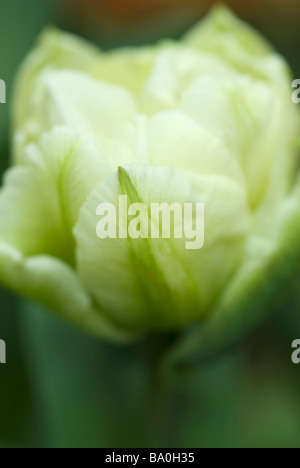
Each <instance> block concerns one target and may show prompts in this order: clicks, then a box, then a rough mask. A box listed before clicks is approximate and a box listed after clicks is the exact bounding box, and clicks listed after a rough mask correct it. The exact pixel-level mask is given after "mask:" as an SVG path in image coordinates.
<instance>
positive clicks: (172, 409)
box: [146, 335, 180, 448]
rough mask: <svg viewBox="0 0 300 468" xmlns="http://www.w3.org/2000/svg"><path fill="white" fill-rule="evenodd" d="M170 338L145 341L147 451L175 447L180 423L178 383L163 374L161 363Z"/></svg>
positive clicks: (172, 377) (161, 337)
mask: <svg viewBox="0 0 300 468" xmlns="http://www.w3.org/2000/svg"><path fill="white" fill-rule="evenodd" d="M171 340H172V337H166V336H165V335H162V336H159V335H155V336H151V337H149V339H148V342H147V356H146V357H147V365H148V395H147V425H148V429H147V434H148V437H147V446H148V448H149V447H150V448H168V447H170V448H172V447H176V439H177V437H176V435H177V434H176V433H177V428H178V425H179V424H180V421H179V419H180V418H179V413H180V412H179V411H178V408H177V404H176V400H177V392H178V387H179V386H178V380H177V376H176V375H172V376H171V375H170V374H166V372H164V370H163V367H162V363H163V359H164V356H165V354H166V352H167V351H168V349H169V346H170V341H171Z"/></svg>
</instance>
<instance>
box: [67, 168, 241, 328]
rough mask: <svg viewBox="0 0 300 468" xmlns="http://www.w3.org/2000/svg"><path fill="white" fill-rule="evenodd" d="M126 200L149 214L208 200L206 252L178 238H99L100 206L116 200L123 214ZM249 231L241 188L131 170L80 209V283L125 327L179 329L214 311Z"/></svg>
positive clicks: (103, 186)
mask: <svg viewBox="0 0 300 468" xmlns="http://www.w3.org/2000/svg"><path fill="white" fill-rule="evenodd" d="M120 194H126V195H128V203H136V202H139V203H144V204H145V205H146V206H147V207H148V208H149V209H150V204H151V203H162V202H166V203H170V204H171V203H174V202H177V203H181V204H182V203H185V202H186V203H188V202H192V203H196V202H199V203H200V202H204V203H205V204H206V207H207V210H206V213H207V216H206V219H205V235H206V243H205V247H204V248H203V249H202V250H198V251H195V250H193V251H188V250H186V249H185V241H186V239H174V236H173V237H172V234H171V239H137V240H131V239H109V238H108V239H105V240H100V239H98V238H97V237H96V225H97V222H98V221H99V218H98V217H97V216H96V209H97V206H98V205H99V204H100V203H103V202H104V203H107V202H110V203H112V204H113V205H115V206H116V208H117V211H118V206H119V195H120ZM123 216H124V212H122V213H121V217H122V219H123ZM150 217H151V216H150ZM149 221H150V219H149ZM248 228H249V218H248V211H247V206H246V200H245V193H244V191H243V189H242V188H241V187H240V186H239V185H237V184H236V183H234V182H231V181H229V180H228V179H226V178H222V177H216V176H215V177H207V178H205V177H203V178H201V177H197V176H195V175H193V174H190V173H188V172H184V171H178V170H177V171H176V170H174V169H171V168H155V167H151V166H138V165H137V166H128V167H127V168H125V169H121V170H120V171H119V174H118V175H117V174H114V175H113V176H110V177H109V178H108V179H107V180H106V181H104V182H103V183H102V184H100V185H99V186H98V187H97V188H96V189H95V190H94V191H93V192H92V193H91V195H90V196H89V198H88V201H87V202H86V204H85V205H84V207H83V209H82V211H81V215H80V219H79V222H78V224H77V226H76V228H75V237H76V243H77V246H78V249H77V259H78V269H79V274H80V278H81V281H82V283H83V284H84V285H85V287H86V289H87V290H88V291H89V293H90V294H91V295H92V297H94V299H95V300H96V302H97V303H98V304H99V305H101V309H103V310H105V311H106V313H107V314H109V316H110V317H113V318H114V321H115V322H116V323H117V324H119V325H121V326H122V327H125V328H127V327H128V328H130V329H136V330H143V329H147V328H153V329H159V328H176V327H179V326H181V325H183V324H185V323H188V322H190V321H192V320H196V319H199V317H201V316H203V314H205V313H206V312H207V309H208V307H209V305H211V304H212V302H213V301H214V300H215V299H216V297H217V295H218V293H219V291H220V290H221V289H222V287H223V286H224V285H225V283H226V281H227V280H228V279H229V277H230V275H231V273H232V271H233V270H234V269H235V268H236V267H237V265H238V264H239V260H240V256H241V252H242V246H243V240H244V235H245V233H246V232H247V229H248Z"/></svg>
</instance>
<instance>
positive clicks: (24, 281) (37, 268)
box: [0, 242, 132, 342]
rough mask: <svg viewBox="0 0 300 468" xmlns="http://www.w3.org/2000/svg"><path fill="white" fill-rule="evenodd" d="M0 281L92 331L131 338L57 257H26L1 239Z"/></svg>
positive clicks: (122, 340)
mask: <svg viewBox="0 0 300 468" xmlns="http://www.w3.org/2000/svg"><path fill="white" fill-rule="evenodd" d="M0 281H1V284H3V285H5V286H7V287H9V288H10V289H12V290H13V291H15V292H16V293H18V294H22V295H23V296H25V297H28V298H30V299H33V300H35V301H38V302H39V303H41V304H43V305H45V306H47V307H50V308H51V309H52V310H53V311H55V312H56V313H57V314H59V315H60V317H62V318H64V319H65V320H67V321H69V322H71V323H73V324H74V325H76V326H78V327H80V328H82V329H84V330H86V331H87V332H89V333H92V334H94V335H97V336H102V337H103V338H106V339H109V340H113V341H119V342H126V341H129V340H130V339H132V336H130V335H129V334H126V333H125V332H124V331H121V330H118V328H116V327H114V326H113V325H112V324H110V323H109V322H108V321H107V320H106V319H105V318H104V317H103V316H102V315H101V312H100V311H99V310H96V309H95V308H94V306H93V304H92V302H91V299H90V298H89V297H88V295H87V294H86V292H85V291H84V289H83V287H82V285H81V284H80V282H79V280H78V278H77V276H76V274H75V272H74V271H73V270H72V269H71V268H70V267H69V266H68V265H66V264H65V263H63V262H61V261H60V260H58V259H55V258H52V257H48V256H45V255H43V256H37V257H30V258H27V259H25V258H24V257H23V256H22V254H21V253H20V252H19V251H18V250H16V249H14V248H13V247H11V246H9V245H7V244H4V243H3V242H0Z"/></svg>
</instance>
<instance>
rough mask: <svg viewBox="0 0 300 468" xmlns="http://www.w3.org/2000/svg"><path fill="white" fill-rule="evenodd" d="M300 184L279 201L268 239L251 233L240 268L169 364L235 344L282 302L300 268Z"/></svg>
mask: <svg viewBox="0 0 300 468" xmlns="http://www.w3.org/2000/svg"><path fill="white" fill-rule="evenodd" d="M299 238H300V186H299V184H298V187H297V189H296V190H295V192H294V193H293V194H292V195H291V196H290V197H288V198H287V199H286V200H285V201H284V202H283V203H282V204H281V206H280V209H279V211H278V215H277V217H276V221H275V223H274V229H273V232H272V233H271V236H270V239H269V240H265V239H262V238H251V239H250V240H249V243H248V248H247V249H246V255H245V259H244V262H243V263H242V265H241V268H240V269H238V270H237V272H236V274H235V276H234V278H233V279H232V281H231V282H230V284H229V285H228V288H227V289H226V290H225V291H224V293H223V295H222V296H221V297H220V300H219V301H218V303H217V304H216V306H215V307H214V309H213V310H212V312H211V314H210V316H209V317H208V319H207V320H206V321H205V322H203V323H202V324H200V325H198V326H197V327H195V328H193V329H191V330H190V332H189V333H186V334H185V335H183V336H182V338H181V339H180V340H179V342H178V344H177V346H175V347H174V348H173V351H172V352H171V353H170V354H169V355H168V357H167V360H166V362H165V364H166V365H168V366H170V365H171V366H172V365H173V364H174V363H175V364H187V363H189V364H191V363H193V364H199V362H201V361H203V360H206V359H208V358H211V357H213V356H217V355H218V353H219V352H220V351H221V350H222V349H224V348H225V347H226V346H227V347H228V346H233V345H236V344H237V343H238V342H239V341H240V340H242V339H243V337H244V336H245V335H247V334H249V332H250V331H251V329H253V328H254V327H255V326H256V325H257V324H258V323H260V322H261V320H262V319H263V318H264V317H266V315H267V314H268V313H271V312H274V310H276V308H279V307H281V306H282V305H283V304H284V301H285V299H286V297H287V294H288V292H289V289H288V288H289V287H290V286H293V280H294V279H296V278H297V276H299V273H300V249H299Z"/></svg>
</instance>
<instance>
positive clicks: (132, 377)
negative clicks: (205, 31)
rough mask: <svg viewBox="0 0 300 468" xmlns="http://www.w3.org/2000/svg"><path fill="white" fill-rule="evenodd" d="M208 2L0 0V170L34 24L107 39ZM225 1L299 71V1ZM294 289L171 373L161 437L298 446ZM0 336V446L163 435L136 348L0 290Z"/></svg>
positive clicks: (131, 36)
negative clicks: (263, 316) (239, 333)
mask: <svg viewBox="0 0 300 468" xmlns="http://www.w3.org/2000/svg"><path fill="white" fill-rule="evenodd" d="M214 3H215V2H214V1H213V0H185V1H181V0H113V1H111V0H60V1H59V2H57V1H56V0H26V2H25V1H23V0H0V78H1V79H4V80H5V81H6V83H7V88H8V99H7V104H6V105H2V104H1V105H0V172H1V173H2V172H3V171H4V169H5V167H6V166H7V164H8V161H9V151H8V142H9V109H10V104H11V92H12V85H13V79H14V76H15V72H16V70H17V68H18V66H19V64H20V62H21V60H22V58H23V57H24V55H25V54H26V52H27V51H28V50H29V49H30V47H31V46H32V44H33V41H34V40H35V38H36V36H37V35H38V33H39V32H40V31H41V29H42V28H43V27H44V26H45V25H47V24H49V23H50V24H55V25H57V26H59V27H62V28H64V29H67V30H70V31H75V32H77V33H79V34H81V35H83V36H85V37H88V38H90V39H92V40H94V41H96V42H98V44H99V45H100V46H101V47H102V48H104V49H109V48H112V47H116V46H124V45H133V44H134V45H136V44H142V43H149V42H153V41H155V40H157V39H160V38H162V37H165V36H170V37H179V36H180V35H181V34H182V33H183V32H185V31H186V29H187V28H188V27H190V26H191V25H192V24H194V23H195V22H196V21H197V20H198V19H200V18H201V17H202V16H203V15H204V14H205V12H206V11H207V10H208V9H209V8H210V7H211V5H212V4H214ZM225 3H226V2H225ZM227 3H228V4H229V5H230V6H231V7H232V8H233V9H234V10H235V11H236V12H237V13H238V14H239V15H240V16H241V17H242V18H244V19H246V20H247V21H249V22H250V23H252V24H253V25H255V26H256V27H257V28H258V29H259V30H260V31H262V32H263V33H264V34H265V35H266V36H267V37H268V38H269V40H270V41H271V42H272V43H273V44H274V45H275V47H276V48H277V49H278V50H279V51H280V52H281V53H282V54H283V55H284V56H285V57H286V58H287V59H288V61H289V62H290V65H291V67H292V69H293V71H294V74H295V77H297V78H300V37H299V23H300V2H299V0H285V1H284V2H283V1H282V0H249V1H248V0H243V1H240V0H232V1H228V2H227ZM298 289H299V286H298V284H297V282H296V283H295V285H294V294H290V297H293V298H292V299H289V300H287V302H286V304H285V307H283V308H281V310H280V311H278V313H277V314H276V315H275V316H273V317H272V318H271V319H269V321H268V322H267V323H264V324H263V325H262V326H261V328H260V329H259V330H257V331H256V332H255V334H253V335H252V336H251V337H250V338H249V339H248V341H247V342H246V343H245V344H244V345H243V346H241V347H240V348H239V349H236V350H233V352H232V353H231V354H230V353H229V354H226V355H224V356H221V357H220V359H219V360H218V361H216V362H211V363H209V364H208V365H207V367H205V368H202V369H201V370H199V371H194V372H189V373H182V374H181V375H180V376H179V377H178V381H177V385H176V386H175V388H176V391H174V392H173V393H174V394H173V395H172V398H171V399H170V402H169V406H170V408H165V411H166V415H165V426H166V427H164V428H163V429H164V431H165V432H166V433H167V435H168V437H169V439H168V438H167V439H165V440H167V441H168V440H169V446H171V444H173V445H174V448H175V447H176V445H177V446H178V447H181V448H191V447H300V365H299V366H295V365H293V364H292V362H291V353H292V350H291V343H292V341H293V340H294V339H297V338H300V303H299V305H298V303H297V292H298ZM298 294H299V293H298ZM299 296H300V295H299ZM299 302H300V301H299ZM0 339H4V340H5V341H6V344H7V359H8V363H7V365H1V366H0V447H15V446H18V447H20V446H21V447H23V446H26V447H49V446H50V447H76V446H77V447H89V446H91V447H106V448H115V447H138V446H140V445H141V444H143V443H144V442H143V441H144V440H145V439H147V440H148V441H149V442H148V443H149V445H151V444H155V445H156V446H159V444H163V442H162V439H160V438H159V434H157V433H156V436H157V439H155V438H153V435H154V432H157V428H155V427H153V428H152V427H151V426H150V427H149V420H148V418H147V412H145V411H144V410H143V409H142V408H144V407H145V405H144V402H143V401H142V398H143V397H142V396H141V395H144V394H145V390H144V389H145V388H146V385H147V376H146V375H145V370H144V366H143V356H144V354H145V353H146V351H145V350H144V349H143V347H142V346H140V347H128V348H125V349H124V350H122V352H120V349H118V348H115V347H112V346H109V345H106V344H103V343H99V342H97V341H96V340H93V339H91V338H89V337H87V336H85V335H83V334H81V333H80V332H77V331H75V330H73V329H72V328H71V327H68V326H67V325H65V324H63V323H61V322H60V321H59V320H57V319H55V318H53V317H52V316H48V315H47V314H44V313H43V311H40V310H39V308H38V307H35V306H33V305H32V304H28V303H25V302H24V301H22V300H21V299H19V298H16V297H15V296H13V295H12V294H10V293H8V292H6V291H4V290H1V289H0ZM185 389H188V391H186V390H185ZM120 420H121V421H122V424H120ZM171 441H172V442H171ZM174 441H176V442H174ZM165 443H168V442H165Z"/></svg>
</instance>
